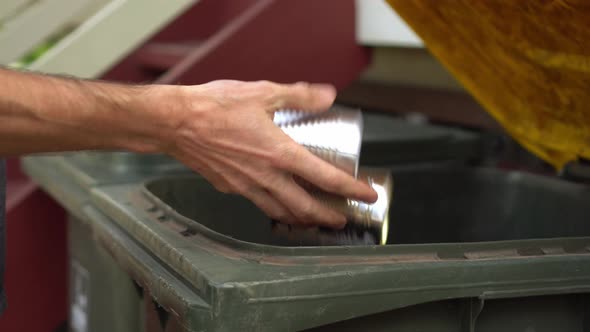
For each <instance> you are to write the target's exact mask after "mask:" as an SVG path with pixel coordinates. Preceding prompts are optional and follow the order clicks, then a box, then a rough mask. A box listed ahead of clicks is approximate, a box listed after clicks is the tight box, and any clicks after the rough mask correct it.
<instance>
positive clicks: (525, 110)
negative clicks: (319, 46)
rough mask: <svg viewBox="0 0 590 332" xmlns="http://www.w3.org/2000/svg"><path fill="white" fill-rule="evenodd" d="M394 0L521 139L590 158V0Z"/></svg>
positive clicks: (559, 162)
mask: <svg viewBox="0 0 590 332" xmlns="http://www.w3.org/2000/svg"><path fill="white" fill-rule="evenodd" d="M388 2H389V3H390V4H391V6H392V7H393V8H395V10H396V12H397V13H398V14H399V15H400V16H401V17H402V18H403V19H404V20H405V21H406V22H407V23H408V24H409V25H410V26H411V27H412V28H413V29H414V30H415V32H416V33H417V34H418V35H419V36H420V37H421V38H422V40H423V41H424V43H425V44H426V46H427V47H428V49H429V50H430V52H431V53H432V54H434V55H435V56H436V57H437V58H438V59H439V60H440V61H441V62H442V63H443V64H444V65H445V66H446V67H447V69H449V71H450V72H451V73H452V74H453V75H454V76H455V77H456V78H457V79H458V80H459V81H460V82H461V83H462V84H463V86H464V87H465V88H466V89H467V90H468V91H469V92H470V93H471V94H472V95H473V96H474V97H475V98H476V99H477V100H478V101H479V102H480V103H481V104H482V105H483V106H484V108H485V109H486V110H487V111H488V112H489V113H491V114H492V115H493V116H494V117H495V118H496V120H498V121H499V122H500V123H501V124H502V125H503V126H504V127H505V128H506V129H507V131H508V133H510V134H511V135H512V136H513V137H514V138H515V139H516V140H518V141H519V142H520V143H521V144H522V145H524V146H525V147H527V148H528V149H529V150H531V151H532V152H533V153H535V154H537V155H538V156H539V157H541V158H543V159H545V160H546V161H548V162H549V163H551V164H552V165H554V166H555V167H556V168H558V169H561V168H563V166H564V165H565V164H566V163H568V162H570V161H575V160H577V159H579V158H583V159H590V130H588V128H590V107H588V104H590V93H588V87H589V86H590V48H589V47H588V43H587V41H588V40H590V29H588V28H587V27H588V24H587V23H588V3H587V2H586V1H470V0H440V1H432V0H415V1H406V0H388Z"/></svg>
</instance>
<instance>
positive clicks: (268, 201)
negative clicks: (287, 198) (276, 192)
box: [244, 188, 297, 224]
mask: <svg viewBox="0 0 590 332" xmlns="http://www.w3.org/2000/svg"><path fill="white" fill-rule="evenodd" d="M244 196H245V197H246V198H248V199H249V200H250V201H251V202H252V203H254V204H255V205H256V206H258V207H259V208H260V209H261V210H262V211H263V212H264V213H266V215H267V216H269V217H270V218H272V219H275V220H278V221H280V222H282V223H286V224H296V223H297V218H296V217H295V215H293V214H292V213H291V211H289V209H287V208H286V207H285V206H284V205H283V204H281V203H280V202H279V201H278V200H277V199H275V198H274V197H272V196H271V195H270V194H269V193H268V192H267V191H266V190H264V189H262V188H260V189H253V190H250V191H248V192H247V193H244Z"/></svg>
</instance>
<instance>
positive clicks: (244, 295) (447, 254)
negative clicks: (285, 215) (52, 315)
mask: <svg viewBox="0 0 590 332" xmlns="http://www.w3.org/2000/svg"><path fill="white" fill-rule="evenodd" d="M392 121H393V120H392ZM378 123H379V124H383V123H384V121H378ZM393 125H394V124H392V125H388V126H393ZM388 126H386V127H388ZM430 129H432V128H426V129H425V130H430ZM433 130H434V131H439V130H441V128H438V127H437V128H435V129H433ZM385 132H390V131H387V130H385ZM406 132H407V133H409V134H414V133H415V132H416V131H414V130H408V131H406ZM450 132H451V133H449V132H447V133H445V132H444V131H443V132H440V133H442V134H441V135H439V134H438V133H437V134H436V135H434V134H433V135H431V136H429V137H435V138H436V139H432V141H431V143H432V144H434V143H436V144H437V145H436V146H437V148H435V149H431V150H428V149H426V147H428V146H431V145H428V144H425V145H424V146H423V148H417V147H416V146H419V145H420V144H422V143H420V138H419V137H417V138H415V139H412V140H407V141H411V142H415V143H416V144H418V145H412V146H413V147H414V148H407V146H405V145H403V144H400V145H399V146H398V148H396V149H394V148H393V145H388V144H384V143H383V142H382V141H380V140H379V139H376V140H375V141H373V142H372V143H370V144H369V143H367V144H365V146H366V147H367V148H368V149H369V150H367V151H372V152H366V151H365V152H366V155H367V156H368V157H365V158H369V159H368V161H367V159H366V160H365V162H366V163H371V162H370V161H371V160H373V161H374V162H376V163H379V162H380V161H381V160H383V159H379V158H385V157H386V156H388V155H389V154H395V152H396V151H400V154H402V153H405V154H406V157H405V158H404V159H407V160H412V164H411V165H405V166H402V165H403V164H405V163H404V162H403V160H397V161H396V160H395V158H393V157H392V159H391V160H390V161H388V162H383V164H396V165H395V166H392V167H391V169H392V172H393V176H394V178H395V181H396V189H395V196H394V201H393V206H392V207H391V209H390V213H391V214H390V222H391V226H390V234H389V239H390V240H389V241H390V243H389V244H388V245H386V246H360V247H346V246H334V247H288V246H285V245H284V243H281V242H280V241H279V240H277V239H276V238H274V237H273V236H272V234H271V233H270V221H269V220H268V218H267V217H265V216H264V214H262V213H261V212H260V211H259V210H258V209H257V208H256V207H254V206H253V205H252V204H251V203H249V202H248V201H246V200H245V199H243V198H240V197H238V196H234V195H224V194H221V193H218V192H217V191H215V190H214V188H213V187H212V186H211V185H209V184H208V183H207V182H206V181H205V180H203V179H202V178H200V177H198V176H195V175H194V174H192V173H190V172H189V171H188V170H185V169H184V170H183V169H182V168H178V167H177V166H178V165H177V166H174V167H172V169H173V170H170V169H168V168H167V167H158V168H153V169H150V168H149V167H143V168H142V167H139V168H136V167H131V168H129V167H127V168H125V167H123V168H120V167H106V166H104V165H96V163H93V162H88V161H89V160H92V158H90V159H89V158H87V157H86V158H81V157H80V156H58V157H36V158H29V159H27V160H26V161H25V167H26V169H27V172H28V173H29V174H30V175H31V176H32V177H33V178H34V179H35V180H36V181H37V182H38V183H39V184H40V185H41V186H42V187H43V188H44V189H46V190H47V191H48V192H49V193H50V194H51V195H52V196H53V197H55V198H56V199H57V200H58V201H59V202H60V203H61V204H63V205H64V206H65V207H66V208H67V209H68V211H69V213H70V214H71V215H72V221H71V228H70V230H71V231H70V232H71V233H70V234H71V235H70V236H71V241H72V243H74V244H73V245H72V247H71V255H72V257H73V260H75V261H77V263H76V264H78V265H80V266H82V267H83V269H81V270H80V269H79V270H80V271H84V270H86V271H87V273H86V274H87V275H88V276H89V278H88V280H89V281H90V282H89V283H86V286H84V285H82V286H81V287H79V289H80V290H81V291H84V290H90V291H89V293H88V296H87V300H88V302H87V310H86V311H85V312H86V313H87V320H88V322H94V323H89V324H88V329H87V331H103V330H109V331H111V330H112V331H116V328H115V327H112V326H113V325H110V326H107V325H100V324H101V323H104V322H103V320H109V318H107V317H110V321H112V322H113V321H119V323H117V324H118V325H117V326H129V330H133V329H135V328H137V329H138V331H148V332H151V331H301V330H312V331H359V330H372V331H392V330H393V331H565V332H569V331H585V330H587V329H588V328H589V324H590V323H589V322H590V320H589V319H590V318H589V317H590V316H589V315H590V312H589V309H588V308H589V306H588V295H587V292H588V291H589V290H590V249H589V248H590V223H589V222H590V219H589V218H590V187H588V186H584V185H581V184H576V183H571V182H566V181H564V180H560V179H555V178H550V177H543V176H535V175H531V174H524V173H519V172H507V171H501V170H495V169H485V168H477V167H467V166H465V165H461V164H465V161H466V160H474V159H477V158H479V156H478V155H479V154H480V152H481V151H482V148H481V147H479V148H478V146H479V144H480V143H481V142H480V140H479V138H478V137H477V135H473V134H471V133H468V132H463V131H456V130H455V129H453V130H451V131H450ZM398 133H399V131H398ZM431 133H432V132H431ZM463 134H465V136H461V135H463ZM437 135H438V136H437ZM441 137H446V138H444V139H441ZM461 137H463V138H461ZM406 138H407V136H406ZM365 139H367V140H370V138H367V137H365ZM390 140H391V142H403V140H404V136H403V135H402V136H398V137H390ZM367 142H368V141H367ZM380 146H381V148H379V147H380ZM441 149H442V150H443V151H455V152H453V153H452V154H445V153H442V154H440V155H439V157H429V155H428V154H427V153H424V151H431V152H432V151H434V152H436V151H438V150H441ZM461 151H463V152H465V153H462V152H461ZM430 156H432V155H430ZM371 158H373V159H371ZM108 159H109V158H106V160H108ZM103 160H105V159H103ZM429 160H431V161H432V162H428V161H429ZM434 160H436V162H433V161H434ZM449 161H452V162H449ZM164 164H165V163H163V164H161V165H164ZM406 164H407V163H406ZM159 165H160V163H159ZM418 165H421V166H418ZM84 234H85V235H84ZM85 236H86V237H85ZM74 241H75V242H74ZM73 270H75V269H74V268H73ZM82 275H84V272H83V273H82ZM73 280H76V279H75V278H73ZM105 280H108V282H106V284H107V285H105ZM134 285H137V286H138V287H136V286H134ZM109 286H110V287H109ZM74 289H75V288H74ZM97 294H98V295H97ZM118 305H124V306H126V307H128V308H126V309H125V310H123V309H121V310H114V308H117V306H118ZM138 307H139V309H137V310H136V309H135V308H138ZM134 310H136V311H134ZM82 312H84V311H82ZM97 317H98V318H97ZM125 324H128V325H125Z"/></svg>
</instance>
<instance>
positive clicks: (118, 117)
mask: <svg viewBox="0 0 590 332" xmlns="http://www.w3.org/2000/svg"><path fill="white" fill-rule="evenodd" d="M160 90H161V89H156V88H155V87H149V86H126V85H116V84H109V83H102V82H93V81H82V80H76V79H69V78H60V77H52V76H44V75H38V74H28V73H20V72H15V71H11V70H6V69H1V68H0V156H7V155H21V154H26V153H35V152H53V151H72V150H90V149H126V150H132V151H140V152H156V151H160V150H161V145H162V144H163V138H162V136H161V135H164V129H165V128H164V126H165V125H166V123H165V122H163V120H164V119H162V118H161V112H159V110H157V109H156V107H157V105H156V104H155V103H154V100H160V99H161V98H153V97H154V94H158V93H161V91H160ZM164 90H165V89H164Z"/></svg>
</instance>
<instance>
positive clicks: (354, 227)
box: [273, 168, 393, 245]
mask: <svg viewBox="0 0 590 332" xmlns="http://www.w3.org/2000/svg"><path fill="white" fill-rule="evenodd" d="M358 178H359V179H360V180H362V181H364V182H366V183H367V184H369V185H370V186H371V187H372V188H373V189H374V190H375V191H376V192H377V194H378V199H377V201H376V202H375V203H372V204H367V203H364V202H360V201H357V200H353V199H350V198H344V197H341V196H337V195H334V194H330V193H326V192H323V191H320V190H317V189H308V191H309V192H310V193H311V194H312V196H313V197H314V198H316V199H317V200H319V201H320V202H322V203H323V204H325V205H326V206H329V207H330V208H333V209H335V210H337V211H339V212H340V213H342V214H344V215H345V216H346V217H347V219H348V223H347V225H346V227H345V228H344V229H342V230H331V229H325V228H318V227H316V228H308V229H306V228H301V227H294V226H288V225H280V224H275V225H273V232H274V234H277V235H278V236H281V237H282V238H284V239H285V240H286V241H287V242H288V243H291V244H297V245H369V244H381V245H384V244H386V243H387V235H388V232H389V206H390V204H391V199H392V195H393V178H392V176H391V172H390V170H389V169H385V168H361V169H360V170H359V176H358Z"/></svg>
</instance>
